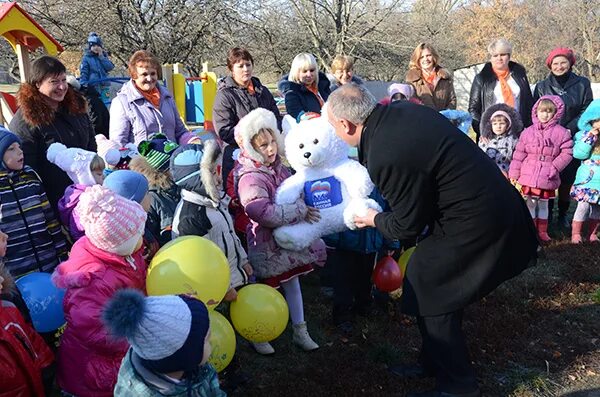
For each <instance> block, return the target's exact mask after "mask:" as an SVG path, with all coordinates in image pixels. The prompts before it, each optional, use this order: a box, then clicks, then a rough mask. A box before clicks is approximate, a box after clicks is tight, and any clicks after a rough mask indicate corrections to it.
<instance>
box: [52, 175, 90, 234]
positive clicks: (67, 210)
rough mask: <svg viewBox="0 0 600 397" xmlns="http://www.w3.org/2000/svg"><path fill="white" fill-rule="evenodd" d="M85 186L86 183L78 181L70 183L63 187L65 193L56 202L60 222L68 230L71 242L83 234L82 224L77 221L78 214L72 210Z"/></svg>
mask: <svg viewBox="0 0 600 397" xmlns="http://www.w3.org/2000/svg"><path fill="white" fill-rule="evenodd" d="M86 188H87V186H86V185H80V184H78V183H76V184H73V185H70V186H68V187H67V188H66V189H65V195H64V196H62V198H61V199H60V201H59V202H58V217H59V218H60V223H62V224H63V226H64V227H66V228H67V229H68V230H69V234H70V235H71V238H72V239H73V242H75V241H77V240H79V239H80V238H81V237H83V236H85V231H84V230H83V226H82V225H81V223H80V222H79V216H78V215H77V213H76V212H75V211H74V210H75V207H77V203H79V197H80V196H81V193H83V192H85V189H86Z"/></svg>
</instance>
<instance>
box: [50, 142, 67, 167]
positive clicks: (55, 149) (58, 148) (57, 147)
mask: <svg viewBox="0 0 600 397" xmlns="http://www.w3.org/2000/svg"><path fill="white" fill-rule="evenodd" d="M64 150H67V147H66V146H65V145H63V144H62V143H60V142H54V143H53V144H52V145H50V146H49V147H48V151H47V152H46V158H47V159H48V161H49V162H51V163H54V164H56V157H57V156H58V154H59V153H60V152H62V151H64Z"/></svg>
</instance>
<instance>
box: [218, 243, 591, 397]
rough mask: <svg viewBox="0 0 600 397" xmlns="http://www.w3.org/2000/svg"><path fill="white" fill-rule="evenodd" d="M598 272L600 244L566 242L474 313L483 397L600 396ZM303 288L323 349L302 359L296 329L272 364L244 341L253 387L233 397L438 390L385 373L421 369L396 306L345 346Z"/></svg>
mask: <svg viewBox="0 0 600 397" xmlns="http://www.w3.org/2000/svg"><path fill="white" fill-rule="evenodd" d="M559 237H560V236H559ZM599 264H600V244H596V245H591V244H584V245H580V246H573V245H571V244H569V243H568V242H567V241H566V240H564V239H561V240H558V241H557V242H555V243H553V244H551V245H550V246H549V247H546V249H545V257H544V258H542V259H540V260H539V263H538V265H537V266H536V267H533V268H530V269H528V270H527V271H525V272H524V273H523V274H522V275H520V276H519V277H517V278H515V279H513V280H510V281H509V282H507V283H505V284H504V285H502V286H501V287H500V288H498V289H497V290H496V291H495V292H494V293H493V294H491V295H489V296H488V297H487V298H485V299H484V300H483V301H481V302H479V303H477V304H474V305H472V306H470V307H469V308H468V309H467V310H466V312H465V323H464V329H465V332H466V335H467V338H468V341H469V346H470V350H471V355H472V360H473V363H474V365H475V368H476V369H477V372H478V376H479V381H480V383H481V388H482V391H483V395H484V396H490V397H491V396H498V397H499V396H513V397H533V396H563V395H564V396H570V397H592V396H594V397H597V396H600V333H599V330H600V271H599ZM302 283H303V290H304V296H305V307H306V312H307V319H308V324H309V329H310V332H311V334H312V335H313V337H314V338H315V339H316V340H317V341H318V342H319V343H320V345H321V349H319V350H318V351H315V352H312V353H304V352H301V351H299V350H298V349H297V348H295V347H294V346H293V345H292V343H291V332H290V329H289V328H288V330H286V332H285V333H284V334H283V335H282V336H281V337H279V338H278V339H277V340H275V341H274V342H273V346H274V347H275V349H276V354H275V355H274V356H272V357H262V356H259V355H258V354H256V353H254V352H253V351H252V349H251V348H250V346H249V345H248V344H247V342H244V341H242V340H238V350H237V354H238V358H239V360H240V364H241V366H242V368H243V371H244V372H246V373H247V374H249V375H251V378H252V380H251V382H250V383H249V384H248V385H246V386H244V387H242V388H239V389H238V390H236V391H235V392H234V393H231V394H230V395H232V396H269V397H276V396H404V395H405V393H406V392H407V391H409V390H415V389H416V390H424V389H427V388H428V387H431V386H432V381H407V380H401V379H398V378H396V377H394V376H393V375H391V374H390V373H389V372H388V371H387V365H388V364H390V363H394V362H399V361H404V362H410V361H415V360H416V359H417V356H418V351H419V347H420V343H421V342H420V337H419V333H418V330H417V327H416V324H415V321H414V320H413V319H412V318H410V317H406V316H404V315H402V314H399V312H398V311H397V309H396V306H397V305H396V304H394V303H391V304H390V305H389V307H387V308H385V309H383V310H382V309H381V308H379V309H374V310H373V312H372V313H371V315H370V316H369V317H367V318H360V317H359V318H357V325H358V327H357V328H358V329H359V331H360V332H357V334H356V335H354V336H353V337H352V338H350V339H346V338H343V337H342V336H341V335H339V334H338V333H337V332H336V330H335V329H334V327H333V326H332V325H331V322H330V302H328V301H327V300H326V299H325V298H324V297H323V296H322V295H321V294H320V293H319V279H318V276H317V275H316V274H315V273H313V274H311V275H309V276H307V277H305V278H304V279H303V281H302ZM573 393H574V394H573Z"/></svg>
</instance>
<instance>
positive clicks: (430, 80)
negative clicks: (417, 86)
mask: <svg viewBox="0 0 600 397" xmlns="http://www.w3.org/2000/svg"><path fill="white" fill-rule="evenodd" d="M421 76H423V80H425V82H426V83H427V84H429V86H430V87H431V88H435V79H436V77H437V70H436V69H433V71H432V72H431V73H426V72H425V71H424V70H422V71H421Z"/></svg>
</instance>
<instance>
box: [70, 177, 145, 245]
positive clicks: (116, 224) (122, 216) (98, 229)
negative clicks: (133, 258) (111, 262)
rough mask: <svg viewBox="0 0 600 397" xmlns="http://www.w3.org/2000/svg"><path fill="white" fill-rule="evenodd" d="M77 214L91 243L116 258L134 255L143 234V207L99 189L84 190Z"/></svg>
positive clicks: (97, 187) (109, 191) (91, 187)
mask: <svg viewBox="0 0 600 397" xmlns="http://www.w3.org/2000/svg"><path fill="white" fill-rule="evenodd" d="M75 211H76V213H77V215H78V216H79V220H80V222H81V224H82V225H83V228H84V230H85V235H86V236H87V238H88V239H89V240H90V242H91V243H92V244H93V245H95V246H96V247H98V248H100V249H101V250H104V251H107V252H111V253H113V254H117V255H121V256H127V255H131V254H132V253H133V251H134V249H135V246H136V245H137V243H138V242H139V240H140V238H141V236H142V234H143V232H144V224H145V223H146V213H145V212H144V210H143V208H142V206H141V205H139V204H138V203H136V202H135V201H131V200H127V199H126V198H124V197H121V196H119V195H118V194H116V193H114V192H113V191H111V190H110V189H107V188H105V187H103V186H100V185H94V186H90V187H88V188H87V189H85V192H83V193H82V194H81V196H80V198H79V203H78V204H77V207H76V208H75Z"/></svg>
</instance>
